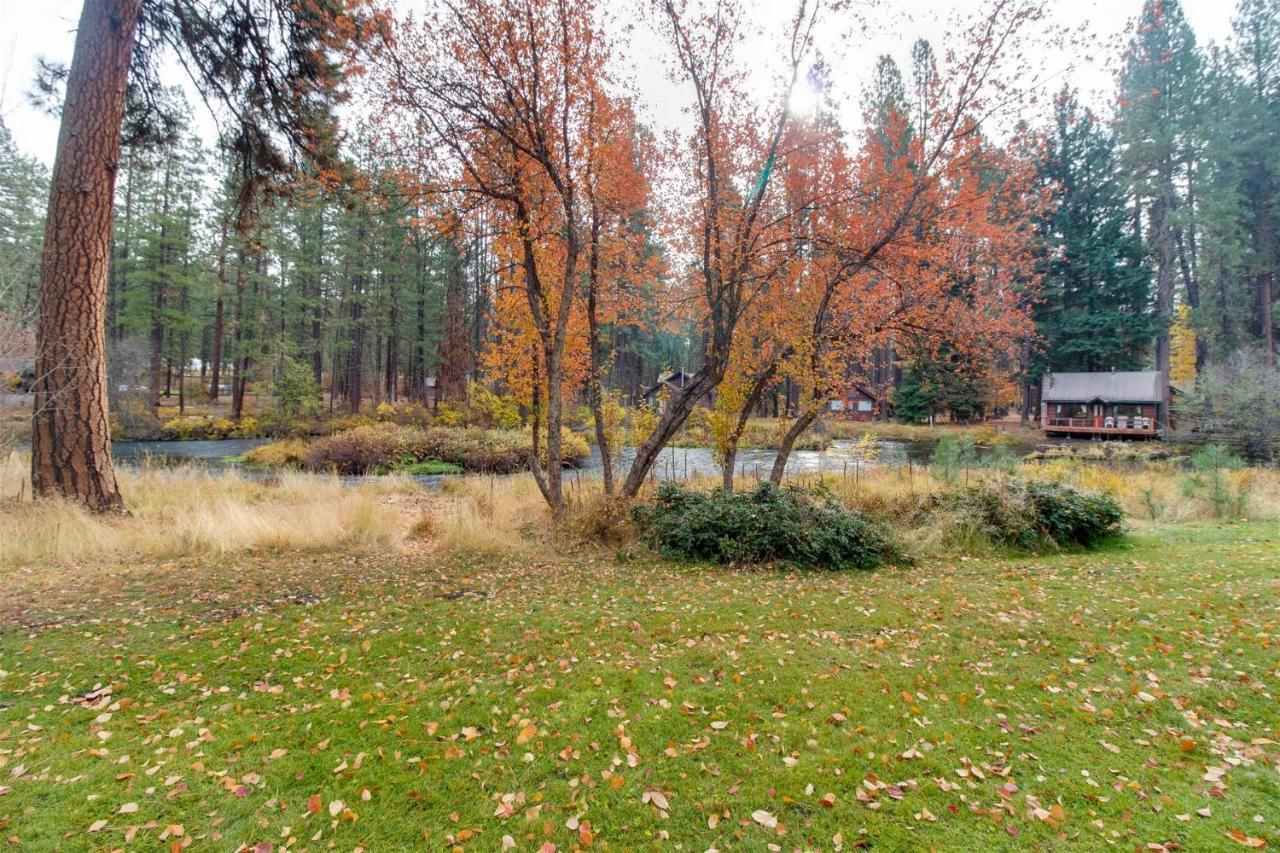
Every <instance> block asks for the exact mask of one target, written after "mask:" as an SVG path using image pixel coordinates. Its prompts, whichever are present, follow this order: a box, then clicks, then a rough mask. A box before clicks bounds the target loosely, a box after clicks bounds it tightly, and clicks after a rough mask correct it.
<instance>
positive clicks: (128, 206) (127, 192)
mask: <svg viewBox="0 0 1280 853" xmlns="http://www.w3.org/2000/svg"><path fill="white" fill-rule="evenodd" d="M134 171H135V169H134V165H133V152H132V151H130V152H129V154H128V168H127V171H126V173H125V185H124V212H123V214H124V215H123V219H124V235H123V239H122V240H121V241H120V254H119V256H117V257H114V258H113V259H112V261H111V270H110V271H109V273H108V279H107V337H108V338H109V339H110V340H113V341H115V342H116V343H119V342H120V341H122V340H124V322H123V321H122V320H121V316H122V315H123V313H124V290H125V278H124V273H125V270H124V266H125V262H126V261H128V260H129V248H130V243H131V240H130V235H131V232H132V230H133V229H132V224H133V175H134Z"/></svg>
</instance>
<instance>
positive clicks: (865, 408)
mask: <svg viewBox="0 0 1280 853" xmlns="http://www.w3.org/2000/svg"><path fill="white" fill-rule="evenodd" d="M858 411H859V412H869V411H871V401H870V400H859V401H858Z"/></svg>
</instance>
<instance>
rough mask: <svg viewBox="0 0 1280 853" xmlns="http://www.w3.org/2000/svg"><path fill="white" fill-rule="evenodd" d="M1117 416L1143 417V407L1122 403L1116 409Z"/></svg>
mask: <svg viewBox="0 0 1280 853" xmlns="http://www.w3.org/2000/svg"><path fill="white" fill-rule="evenodd" d="M1114 414H1115V415H1117V416H1121V417H1130V418H1136V417H1141V416H1142V406H1140V405H1137V404H1136V403H1120V404H1118V405H1117V406H1116V407H1115V412H1114Z"/></svg>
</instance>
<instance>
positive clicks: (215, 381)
mask: <svg viewBox="0 0 1280 853" xmlns="http://www.w3.org/2000/svg"><path fill="white" fill-rule="evenodd" d="M222 334H223V329H222V297H221V296H219V297H218V301H217V303H216V304H215V305H214V309H213V354H212V355H211V356H209V361H211V362H212V364H211V365H210V368H211V370H210V372H209V376H210V379H209V402H210V403H216V402H218V385H219V384H220V383H221V382H222Z"/></svg>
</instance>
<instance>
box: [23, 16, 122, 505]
mask: <svg viewBox="0 0 1280 853" xmlns="http://www.w3.org/2000/svg"><path fill="white" fill-rule="evenodd" d="M140 6H141V0H85V4H84V9H83V11H82V12H81V14H80V27H79V29H78V31H77V33H76V49H75V58H74V59H73V60H72V63H71V73H70V76H69V77H68V78H67V93H66V100H65V102H64V104H63V110H62V128H61V130H60V131H59V133H58V153H57V157H56V159H55V161H54V166H53V178H52V181H51V183H50V191H49V214H48V219H47V220H46V222H45V232H44V254H43V257H42V259H41V269H40V305H39V316H38V321H37V324H36V348H37V356H36V388H35V390H36V400H35V417H34V424H33V430H32V438H31V482H32V486H33V489H34V491H35V494H36V495H37V496H40V497H57V496H62V497H66V498H70V499H73V500H76V501H79V502H80V503H82V504H84V505H85V506H87V507H89V508H90V509H93V510H98V511H106V510H119V509H121V508H122V507H123V500H122V499H121V497H120V490H119V488H118V487H117V485H116V478H115V472H114V471H113V470H112V467H111V429H110V426H109V425H108V420H107V363H106V332H105V328H104V323H105V321H106V301H107V270H108V264H109V260H110V254H111V208H112V203H113V201H114V197H115V181H116V169H117V165H118V160H119V156H120V122H121V120H122V118H123V116H124V90H125V84H126V82H127V81H128V78H129V58H130V56H131V54H132V51H133V40H134V31H135V30H136V28H137V24H138V10H139V7H140Z"/></svg>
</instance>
